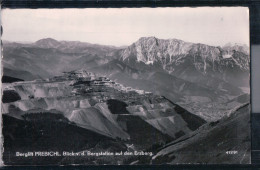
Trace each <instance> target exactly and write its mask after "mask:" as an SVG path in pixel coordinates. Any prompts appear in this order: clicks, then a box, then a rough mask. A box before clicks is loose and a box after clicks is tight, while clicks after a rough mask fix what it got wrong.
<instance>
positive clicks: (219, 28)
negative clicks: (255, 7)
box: [1, 7, 251, 165]
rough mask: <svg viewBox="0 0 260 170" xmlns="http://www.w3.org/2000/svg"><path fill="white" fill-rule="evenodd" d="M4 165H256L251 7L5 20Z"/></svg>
mask: <svg viewBox="0 0 260 170" xmlns="http://www.w3.org/2000/svg"><path fill="white" fill-rule="evenodd" d="M1 25H2V29H3V33H2V37H1V40H2V61H1V64H2V86H1V90H2V103H1V112H2V136H3V137H2V138H3V141H2V143H3V147H2V152H3V153H2V159H3V164H4V165H158V164H160V165H162V164H163V165H166V164H167V165H169V164H170V165H176V164H250V162H251V132H250V126H251V125H250V48H249V47H250V43H249V42H250V40H249V37H250V36H249V9H248V8H247V7H196V8H188V7H167V8H166V7H157V8H82V9H79V8H64V9H47V8H46V9H40V8H39V9H8V8H5V9H2V10H1Z"/></svg>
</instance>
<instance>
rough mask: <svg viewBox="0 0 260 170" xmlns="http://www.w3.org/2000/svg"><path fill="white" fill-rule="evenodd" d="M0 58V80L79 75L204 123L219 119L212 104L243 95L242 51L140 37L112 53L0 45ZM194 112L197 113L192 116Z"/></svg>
mask: <svg viewBox="0 0 260 170" xmlns="http://www.w3.org/2000/svg"><path fill="white" fill-rule="evenodd" d="M3 55H4V58H3V68H4V76H11V77H14V78H18V79H22V80H35V79H39V78H51V77H53V76H56V75H61V74H62V72H65V71H72V70H79V69H85V70H88V71H91V72H95V73H96V74H99V75H101V76H107V77H109V78H111V79H112V80H115V81H118V82H119V83H122V84H124V85H126V86H131V87H133V88H137V89H141V90H147V91H151V92H153V93H155V94H159V95H165V96H166V97H168V98H169V99H170V100H172V101H174V102H179V103H180V104H182V105H183V106H185V107H186V108H187V109H188V110H189V111H193V112H195V113H196V114H197V115H200V116H203V117H204V118H206V119H212V118H213V119H214V117H215V116H212V115H219V113H218V112H219V111H218V109H212V108H209V107H212V106H208V105H211V103H212V102H213V103H214V102H216V103H217V104H216V105H218V106H219V103H221V104H225V103H227V102H228V101H229V100H231V99H234V98H236V97H238V96H240V95H243V94H244V93H245V91H246V93H249V90H248V89H249V77H250V69H249V64H250V58H249V48H248V47H247V46H246V45H239V44H227V45H225V46H223V47H214V46H209V45H205V44H200V43H190V42H185V41H182V40H178V39H166V40H165V39H158V38H156V37H142V38H140V39H139V40H137V41H136V42H134V43H133V44H131V45H130V46H127V47H121V48H118V47H114V46H105V45H97V44H90V43H84V42H79V41H57V40H54V39H52V38H46V39H41V40H38V41H36V42H35V43H30V44H29V43H26V44H21V43H12V42H7V43H4V44H3ZM196 96H200V98H201V99H199V100H198V97H197V99H196ZM202 100H203V102H201V101H202ZM187 101H188V102H187ZM201 103H202V104H201ZM205 103H207V104H206V105H205ZM225 105H226V104H225ZM198 106H200V107H199V110H198V109H195V111H194V110H192V109H193V108H194V107H198ZM221 108H223V107H222V106H221ZM225 108H229V106H225ZM201 109H202V110H201ZM205 112H208V114H207V115H204V114H205Z"/></svg>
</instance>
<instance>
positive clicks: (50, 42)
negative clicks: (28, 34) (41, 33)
mask: <svg viewBox="0 0 260 170" xmlns="http://www.w3.org/2000/svg"><path fill="white" fill-rule="evenodd" d="M35 44H36V45H37V46H39V47H42V48H56V47H57V46H59V45H60V42H59V41H57V40H55V39H53V38H44V39H40V40H38V41H36V42H35Z"/></svg>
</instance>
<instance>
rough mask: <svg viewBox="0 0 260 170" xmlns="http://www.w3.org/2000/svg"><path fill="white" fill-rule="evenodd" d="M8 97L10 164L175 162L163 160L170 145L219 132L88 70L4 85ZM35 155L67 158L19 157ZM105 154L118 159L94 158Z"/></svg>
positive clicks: (6, 122)
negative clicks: (202, 134) (55, 153)
mask: <svg viewBox="0 0 260 170" xmlns="http://www.w3.org/2000/svg"><path fill="white" fill-rule="evenodd" d="M2 99H3V100H2V101H3V104H2V112H3V127H4V128H3V135H4V148H5V149H4V154H3V159H4V163H5V164H8V165H11V164H23V165H25V164H149V163H158V164H161V163H168V162H170V161H172V160H173V158H172V157H170V158H168V159H166V160H165V156H164V157H163V159H160V157H162V156H161V155H163V154H164V150H165V147H166V148H167V147H171V148H172V147H173V145H174V144H173V142H174V141H178V139H182V141H183V140H187V141H189V142H188V143H193V142H196V141H198V137H197V136H198V135H197V136H196V135H194V134H197V133H199V132H203V133H206V132H207V131H214V130H211V129H212V127H211V126H210V125H211V124H210V122H206V121H205V120H204V119H202V118H201V117H199V116H197V115H194V114H192V113H190V112H188V111H187V110H185V109H184V108H182V107H180V106H179V105H176V104H174V103H173V102H171V101H170V100H169V99H167V98H166V97H164V96H159V95H154V94H153V93H151V92H147V91H144V90H137V89H133V88H131V87H124V86H123V85H121V84H119V83H116V82H114V81H112V80H110V79H109V78H106V77H98V76H96V75H95V74H93V73H90V72H87V71H85V70H79V71H72V72H66V73H64V74H63V75H62V76H56V77H53V78H50V79H44V80H43V79H38V80H35V81H15V82H12V83H10V82H9V83H3V98H2ZM239 109H240V108H239ZM234 112H236V111H234ZM235 118H236V117H235ZM230 119H231V118H230ZM224 121H225V120H224ZM245 121H246V122H245V126H246V125H247V121H248V120H245ZM211 123H212V122H211ZM216 124H217V123H216ZM230 126H232V125H230ZM230 128H234V127H230ZM201 129H203V131H202V130H201ZM241 132H242V133H243V131H241ZM245 134H246V133H245ZM200 135H201V134H200ZM212 135H214V134H212ZM235 135H236V134H235ZM193 136H196V137H193ZM233 137H235V136H233ZM243 137H244V138H245V140H246V139H247V138H248V136H246V135H245V136H243ZM205 138H206V137H205ZM201 140H203V139H201ZM210 142H213V144H212V145H214V141H210ZM218 142H219V141H218ZM223 142H224V141H223ZM245 142H248V141H245ZM216 145H217V143H216ZM181 146H182V145H181ZM178 147H180V146H179V145H178ZM183 147H185V148H187V146H186V145H183ZM202 147H203V146H202ZM245 148H247V147H245ZM228 149H229V148H228ZM209 150H210V148H209ZM35 151H39V152H58V153H59V154H60V155H58V156H57V155H56V156H50V157H49V156H48V157H47V156H46V157H44V156H36V157H35V156H28V157H22V156H17V152H19V153H27V152H35ZM170 151H171V150H169V152H170ZM190 151H191V150H190ZM64 152H70V153H71V152H73V153H81V154H82V155H81V156H75V155H74V156H71V155H70V156H68V155H66V154H65V155H64ZM100 152H111V153H114V155H112V156H111V155H110V156H108V155H101V156H93V155H92V156H91V155H89V154H91V153H93V154H94V153H100ZM116 152H118V153H120V152H122V153H124V154H125V155H123V156H122V155H121V156H120V155H115V153H116ZM127 152H128V153H133V154H134V155H127ZM187 153H189V151H187V152H186V154H187ZM34 154H36V153H34ZM204 154H205V155H207V153H206V152H205V153H204ZM222 154H225V153H222ZM166 155H167V154H166ZM10 157H12V159H9V158H10ZM158 160H159V161H158ZM196 160H197V159H196ZM190 161H191V160H190ZM198 161H201V160H198ZM180 162H181V161H180ZM213 162H214V160H213ZM216 163H217V162H216Z"/></svg>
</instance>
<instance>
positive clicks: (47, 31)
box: [1, 7, 249, 46]
mask: <svg viewBox="0 0 260 170" xmlns="http://www.w3.org/2000/svg"><path fill="white" fill-rule="evenodd" d="M1 22H2V23H1V24H2V26H3V35H2V39H3V40H7V41H15V42H35V41H37V40H39V39H42V38H54V39H56V40H67V41H82V42H89V43H95V44H103V45H114V46H125V45H130V44H132V43H133V42H135V41H137V40H138V39H139V38H140V37H148V36H155V37H157V38H161V39H170V38H176V39H181V40H184V41H188V42H194V43H203V44H208V45H213V46H223V45H225V44H226V43H230V42H231V43H240V44H247V45H248V44H249V10H248V8H246V7H199V8H86V9H3V10H2V11H1Z"/></svg>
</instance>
